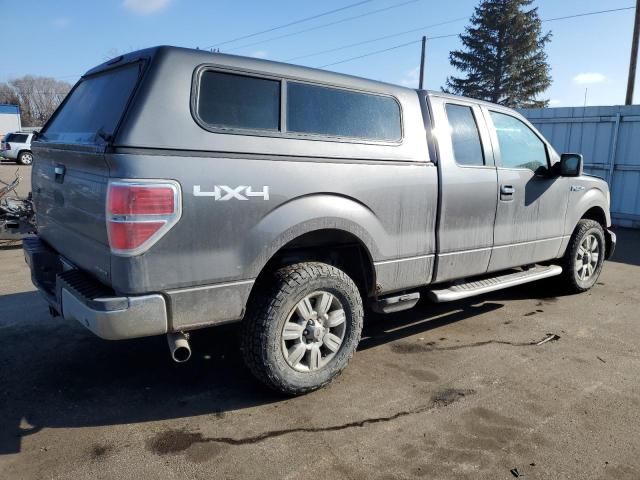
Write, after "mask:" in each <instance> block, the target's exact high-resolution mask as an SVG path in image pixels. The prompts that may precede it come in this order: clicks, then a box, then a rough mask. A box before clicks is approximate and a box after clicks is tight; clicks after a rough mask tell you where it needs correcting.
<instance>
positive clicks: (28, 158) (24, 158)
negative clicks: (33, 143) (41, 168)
mask: <svg viewBox="0 0 640 480" xmlns="http://www.w3.org/2000/svg"><path fill="white" fill-rule="evenodd" d="M18 163H19V164H20V165H31V164H32V163H33V155H32V154H31V152H20V155H18Z"/></svg>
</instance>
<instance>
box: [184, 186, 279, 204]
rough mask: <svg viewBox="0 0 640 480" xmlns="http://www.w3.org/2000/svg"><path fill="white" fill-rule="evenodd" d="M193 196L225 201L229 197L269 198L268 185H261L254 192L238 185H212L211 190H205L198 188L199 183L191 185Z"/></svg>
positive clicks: (242, 198)
mask: <svg viewBox="0 0 640 480" xmlns="http://www.w3.org/2000/svg"><path fill="white" fill-rule="evenodd" d="M193 196H194V197H213V199H214V200H220V201H221V202H226V201H228V200H231V199H234V198H235V199H236V200H249V197H262V199H263V200H269V187H268V186H264V187H262V191H257V192H254V191H253V190H252V188H251V187H247V186H246V185H240V186H239V187H235V188H234V187H228V186H227V185H214V187H213V191H210V192H207V191H202V190H200V185H194V186H193Z"/></svg>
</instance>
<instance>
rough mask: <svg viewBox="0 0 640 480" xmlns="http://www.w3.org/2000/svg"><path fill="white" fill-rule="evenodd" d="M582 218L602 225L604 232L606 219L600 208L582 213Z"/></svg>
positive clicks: (592, 208)
mask: <svg viewBox="0 0 640 480" xmlns="http://www.w3.org/2000/svg"><path fill="white" fill-rule="evenodd" d="M582 218H586V219H588V220H594V221H596V222H598V223H599V224H600V225H602V228H604V229H605V230H606V228H607V217H606V215H605V214H604V210H602V209H601V208H600V207H591V208H590V209H589V210H587V211H586V212H585V213H584V215H582Z"/></svg>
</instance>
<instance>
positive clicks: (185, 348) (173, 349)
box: [167, 332, 191, 363]
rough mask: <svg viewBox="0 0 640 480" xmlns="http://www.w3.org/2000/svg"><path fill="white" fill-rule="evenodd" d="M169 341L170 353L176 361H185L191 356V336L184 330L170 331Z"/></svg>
mask: <svg viewBox="0 0 640 480" xmlns="http://www.w3.org/2000/svg"><path fill="white" fill-rule="evenodd" d="M167 343H168V344H169V353H171V358H173V360H174V361H175V362H178V363H183V362H186V361H187V360H189V359H190V358H191V346H190V345H189V336H188V335H187V334H184V333H182V332H178V333H168V334H167Z"/></svg>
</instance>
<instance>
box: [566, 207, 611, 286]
mask: <svg viewBox="0 0 640 480" xmlns="http://www.w3.org/2000/svg"><path fill="white" fill-rule="evenodd" d="M587 237H591V238H593V239H595V240H596V241H597V243H598V245H597V252H598V258H597V261H596V262H595V266H593V267H592V269H593V270H592V271H593V273H591V274H590V275H589V276H588V278H586V279H584V278H582V274H581V273H580V272H584V268H585V267H583V270H580V272H579V271H577V270H576V268H577V265H578V263H577V262H578V255H579V253H578V250H579V249H580V248H581V246H583V245H584V242H585V241H586V239H587ZM606 245H607V244H606V240H605V236H604V230H603V228H602V225H600V224H599V223H598V222H596V221H594V220H587V219H582V220H580V221H579V222H578V225H577V226H576V228H575V230H574V231H573V234H572V235H571V239H570V240H569V245H568V246H567V251H566V252H565V254H564V257H563V259H562V276H561V277H560V280H561V281H562V286H563V288H564V289H565V290H566V291H567V293H581V292H585V291H587V290H589V289H590V288H591V287H593V285H595V283H596V282H597V281H598V277H599V276H600V272H601V271H602V264H603V263H604V257H605V253H606ZM581 251H583V250H581ZM581 256H582V255H581ZM582 257H583V258H584V256H582ZM586 262H587V260H586V259H585V260H583V263H585V264H586Z"/></svg>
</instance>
